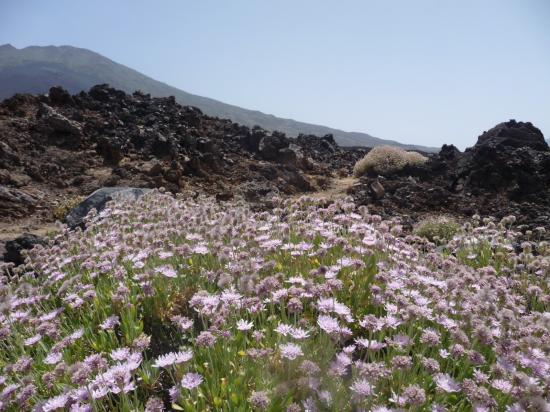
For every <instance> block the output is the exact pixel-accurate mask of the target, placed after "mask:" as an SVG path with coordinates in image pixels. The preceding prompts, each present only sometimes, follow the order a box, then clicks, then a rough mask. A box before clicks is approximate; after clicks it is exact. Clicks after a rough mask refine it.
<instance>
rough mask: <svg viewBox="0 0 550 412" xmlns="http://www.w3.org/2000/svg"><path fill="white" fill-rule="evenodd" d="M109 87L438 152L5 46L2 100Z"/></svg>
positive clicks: (57, 52)
mask: <svg viewBox="0 0 550 412" xmlns="http://www.w3.org/2000/svg"><path fill="white" fill-rule="evenodd" d="M101 83H108V84H110V85H111V86H112V87H115V88H117V89H121V90H124V91H126V92H128V93H132V92H134V91H135V90H141V91H143V92H145V93H150V94H151V95H152V96H156V97H166V96H170V95H172V96H175V98H176V100H177V101H178V103H180V104H182V105H188V106H195V107H198V108H199V109H201V110H202V111H203V112H204V113H205V114H207V115H209V116H216V117H220V118H227V119H231V120H232V121H234V122H237V123H240V124H243V125H245V126H249V127H251V126H254V125H259V126H261V127H263V128H264V129H267V130H278V131H281V132H284V133H286V134H287V135H289V136H297V135H298V134H299V133H304V134H314V135H318V136H322V135H325V134H329V133H332V134H333V135H334V137H335V139H336V141H337V142H338V144H340V145H342V146H367V147H372V146H379V145H382V144H390V145H395V146H401V147H404V148H407V149H416V150H422V151H435V150H436V149H434V148H429V147H424V146H418V145H409V144H401V143H398V142H395V141H390V140H384V139H379V138H376V137H373V136H371V135H368V134H366V133H359V132H345V131H343V130H338V129H333V128H330V127H326V126H319V125H314V124H309V123H303V122H299V121H296V120H292V119H283V118H280V117H276V116H273V115H270V114H265V113H262V112H260V111H257V110H249V109H243V108H241V107H238V106H234V105H231V104H227V103H222V102H220V101H217V100H214V99H210V98H207V97H202V96H197V95H194V94H191V93H187V92H185V91H183V90H179V89H177V88H175V87H172V86H169V85H167V84H165V83H162V82H159V81H157V80H154V79H152V78H150V77H147V76H145V75H143V74H141V73H139V72H137V71H136V70H133V69H131V68H129V67H126V66H124V65H122V64H118V63H116V62H114V61H112V60H110V59H108V58H106V57H104V56H102V55H100V54H98V53H95V52H92V51H90V50H86V49H81V48H77V47H72V46H59V47H56V46H45V47H39V46H29V47H25V48H23V49H17V48H15V47H13V46H12V45H10V44H5V45H3V46H0V99H5V98H7V97H10V96H12V95H13V94H15V93H46V92H47V91H48V90H49V88H50V87H51V86H57V85H59V86H63V87H64V88H65V89H67V90H68V91H69V92H71V93H77V92H79V91H81V90H88V89H89V88H90V87H92V86H94V85H96V84H101Z"/></svg>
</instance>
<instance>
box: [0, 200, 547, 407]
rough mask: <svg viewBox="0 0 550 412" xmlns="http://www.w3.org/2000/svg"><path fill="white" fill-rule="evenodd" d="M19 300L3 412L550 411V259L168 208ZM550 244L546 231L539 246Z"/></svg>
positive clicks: (71, 247) (134, 211) (244, 209)
mask: <svg viewBox="0 0 550 412" xmlns="http://www.w3.org/2000/svg"><path fill="white" fill-rule="evenodd" d="M91 220H92V221H91V223H90V225H89V228H88V229H87V230H86V231H84V232H82V231H73V232H70V231H65V232H63V233H62V234H60V235H58V237H57V239H56V242H55V243H52V246H48V247H38V248H35V249H34V250H33V251H32V252H31V253H30V254H29V257H28V261H27V264H26V265H25V266H24V267H22V268H20V269H17V272H18V273H16V274H15V275H14V274H13V273H11V270H10V273H11V274H10V276H8V271H7V270H5V271H6V275H5V276H4V277H3V278H2V282H1V285H0V296H1V302H2V306H1V312H0V321H1V322H0V324H1V326H0V345H1V349H2V350H1V351H0V410H37V411H45V412H48V411H57V410H70V411H143V410H146V411H161V410H180V411H181V410H183V411H210V410H212V411H215V410H220V411H222V410H223V411H251V410H257V411H291V412H297V411H398V410H410V411H446V410H448V411H472V410H474V411H548V410H550V290H549V289H550V285H549V279H550V278H549V275H550V245H549V244H548V243H547V242H542V241H540V236H541V233H531V234H529V235H528V237H527V239H522V240H521V242H519V241H518V233H516V232H514V230H513V220H514V219H513V218H512V217H509V218H505V219H503V220H502V221H500V222H498V221H491V220H485V221H479V219H477V220H476V219H474V220H472V221H471V222H470V223H468V224H466V225H464V227H463V228H462V230H461V232H460V233H459V234H458V235H457V236H455V237H454V239H452V240H451V241H450V242H448V243H446V244H444V245H439V246H436V245H434V244H432V243H429V242H428V241H426V240H425V239H423V238H420V237H418V236H413V235H406V234H403V233H402V230H401V227H400V225H399V221H398V220H397V219H396V220H395V221H383V220H382V219H381V218H380V217H379V216H376V215H370V214H369V213H368V211H367V209H366V208H364V207H359V208H356V207H355V206H354V205H353V204H352V203H351V202H349V201H347V200H345V199H340V200H336V201H334V202H333V203H331V204H329V205H328V206H327V205H326V204H325V203H322V204H321V203H319V201H318V200H313V199H308V198H301V199H299V200H280V201H279V204H278V205H277V207H276V208H275V209H273V210H271V211H269V212H253V211H251V210H250V209H249V208H248V206H247V205H246V204H244V203H243V204H241V203H237V202H235V203H223V204H219V203H217V202H215V201H214V200H212V199H208V198H199V199H196V200H189V199H183V198H178V197H173V196H171V195H168V194H164V193H160V192H158V191H155V192H152V193H150V194H148V195H146V196H144V197H143V198H141V199H140V200H139V201H137V202H135V203H119V204H117V205H111V206H110V207H108V208H107V209H105V210H104V211H103V212H101V214H100V215H99V216H95V217H93V216H92V217H91ZM540 232H542V230H541V231H540Z"/></svg>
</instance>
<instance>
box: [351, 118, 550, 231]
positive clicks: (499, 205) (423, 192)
mask: <svg viewBox="0 0 550 412" xmlns="http://www.w3.org/2000/svg"><path fill="white" fill-rule="evenodd" d="M376 180H378V181H379V182H380V183H381V185H382V186H383V187H384V191H385V194H384V196H383V197H382V198H380V197H379V196H378V195H377V194H376V193H374V191H373V190H372V188H371V186H372V185H373V183H374V182H375V181H376ZM353 192H354V196H355V198H356V199H357V200H358V201H359V203H362V204H369V205H370V208H371V209H372V210H375V211H377V212H378V213H381V214H385V215H387V214H393V213H402V214H404V215H405V216H408V217H411V218H412V219H416V218H418V217H419V216H420V215H422V214H427V213H439V212H444V213H449V214H458V215H463V216H471V215H473V214H474V213H479V214H481V215H482V216H488V215H490V216H495V217H499V218H500V217H503V216H505V215H510V214H512V215H515V216H516V217H517V218H518V221H519V223H521V224H526V225H528V226H529V227H530V228H536V227H545V228H546V229H547V230H550V148H549V147H548V144H547V143H546V141H545V140H544V136H543V134H542V132H541V131H540V130H539V129H537V128H536V127H535V126H533V125H532V124H531V123H528V122H526V123H524V122H516V121H515V120H510V121H508V122H505V123H500V124H498V125H497V126H495V127H494V128H492V129H491V130H489V131H486V132H484V133H483V134H482V135H481V136H479V138H478V141H477V143H476V144H475V145H474V146H473V147H471V148H468V149H466V150H465V151H464V153H462V152H460V151H459V150H458V149H457V148H456V147H454V146H452V145H444V146H443V147H442V149H441V151H440V152H439V154H436V155H432V156H430V159H429V161H428V162H427V163H426V164H424V165H420V166H414V167H406V168H404V169H403V170H401V171H400V172H398V173H394V174H391V175H388V176H378V177H364V178H363V179H362V181H361V183H360V184H358V185H356V186H355V187H354V190H353Z"/></svg>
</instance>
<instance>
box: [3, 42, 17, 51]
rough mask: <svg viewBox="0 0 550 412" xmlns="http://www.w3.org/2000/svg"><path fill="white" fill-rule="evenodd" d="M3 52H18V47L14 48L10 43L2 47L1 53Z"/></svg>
mask: <svg viewBox="0 0 550 412" xmlns="http://www.w3.org/2000/svg"><path fill="white" fill-rule="evenodd" d="M2 50H17V47H14V46H12V45H11V44H10V43H6V44H2V45H0V51H2Z"/></svg>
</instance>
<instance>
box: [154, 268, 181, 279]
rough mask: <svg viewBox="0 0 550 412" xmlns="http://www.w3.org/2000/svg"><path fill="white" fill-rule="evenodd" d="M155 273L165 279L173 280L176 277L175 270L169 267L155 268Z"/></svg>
mask: <svg viewBox="0 0 550 412" xmlns="http://www.w3.org/2000/svg"><path fill="white" fill-rule="evenodd" d="M155 272H157V273H160V274H161V275H164V276H166V277H167V278H175V277H176V276H177V273H176V271H175V269H174V268H173V266H170V265H163V266H158V267H156V268H155Z"/></svg>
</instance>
